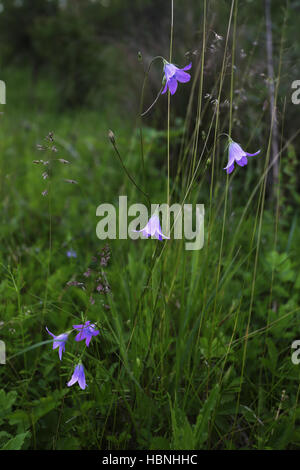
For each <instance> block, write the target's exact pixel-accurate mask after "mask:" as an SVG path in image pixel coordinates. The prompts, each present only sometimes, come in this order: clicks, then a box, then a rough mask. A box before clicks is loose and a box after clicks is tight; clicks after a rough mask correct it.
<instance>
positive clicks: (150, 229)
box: [134, 213, 170, 240]
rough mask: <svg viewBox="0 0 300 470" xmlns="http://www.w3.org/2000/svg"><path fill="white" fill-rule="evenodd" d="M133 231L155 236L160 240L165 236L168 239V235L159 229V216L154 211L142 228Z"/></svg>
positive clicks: (145, 235) (146, 235)
mask: <svg viewBox="0 0 300 470" xmlns="http://www.w3.org/2000/svg"><path fill="white" fill-rule="evenodd" d="M134 231H135V232H142V234H143V235H144V237H147V238H149V237H154V238H157V239H158V240H162V239H163V238H166V239H168V240H170V237H166V236H165V235H164V234H163V233H162V230H161V226H160V222H159V216H158V215H157V214H156V213H155V214H153V215H152V217H150V219H149V221H148V223H147V225H146V226H145V227H144V228H142V229H141V230H134Z"/></svg>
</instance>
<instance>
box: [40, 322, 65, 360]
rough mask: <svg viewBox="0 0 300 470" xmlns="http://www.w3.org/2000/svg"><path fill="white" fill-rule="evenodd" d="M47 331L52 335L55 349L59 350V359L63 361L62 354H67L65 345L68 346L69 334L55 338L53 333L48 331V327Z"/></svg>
mask: <svg viewBox="0 0 300 470" xmlns="http://www.w3.org/2000/svg"><path fill="white" fill-rule="evenodd" d="M46 330H47V332H48V333H49V335H51V336H52V338H53V349H56V348H59V349H58V355H59V359H60V360H61V358H62V353H63V352H65V345H66V342H67V339H68V336H69V334H68V333H62V334H61V335H59V336H55V335H54V334H53V333H51V331H49V330H48V328H47V327H46Z"/></svg>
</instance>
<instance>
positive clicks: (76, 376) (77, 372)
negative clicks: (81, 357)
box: [67, 362, 87, 390]
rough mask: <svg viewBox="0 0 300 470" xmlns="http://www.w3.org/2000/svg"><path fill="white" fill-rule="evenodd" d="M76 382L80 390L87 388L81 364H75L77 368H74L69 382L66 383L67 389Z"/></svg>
mask: <svg viewBox="0 0 300 470" xmlns="http://www.w3.org/2000/svg"><path fill="white" fill-rule="evenodd" d="M76 382H78V384H79V387H80V388H81V390H84V389H85V388H86V386H87V385H86V381H85V375H84V367H83V364H81V362H80V363H79V364H77V366H76V367H75V369H74V372H73V375H72V377H71V380H70V381H69V382H68V383H67V385H68V387H71V386H72V385H74V384H75V383H76Z"/></svg>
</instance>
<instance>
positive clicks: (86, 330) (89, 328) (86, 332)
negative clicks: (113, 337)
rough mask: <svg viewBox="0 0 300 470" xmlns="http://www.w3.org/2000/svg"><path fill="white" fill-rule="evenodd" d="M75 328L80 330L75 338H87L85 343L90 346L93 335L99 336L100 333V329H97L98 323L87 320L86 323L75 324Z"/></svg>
mask: <svg viewBox="0 0 300 470" xmlns="http://www.w3.org/2000/svg"><path fill="white" fill-rule="evenodd" d="M73 328H74V329H75V330H78V331H79V333H78V335H77V336H76V338H75V340H76V341H82V340H84V339H85V340H86V341H85V344H86V345H87V346H89V344H90V342H91V339H92V337H93V336H97V335H98V334H99V331H98V330H96V329H95V328H96V325H94V324H93V323H92V324H91V322H90V321H87V322H85V324H84V325H73Z"/></svg>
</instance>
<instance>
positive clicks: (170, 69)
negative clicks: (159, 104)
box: [161, 62, 192, 95]
mask: <svg viewBox="0 0 300 470" xmlns="http://www.w3.org/2000/svg"><path fill="white" fill-rule="evenodd" d="M191 67H192V63H190V64H188V65H186V66H185V67H183V69H180V68H178V67H176V65H174V64H169V62H165V66H164V73H165V79H166V85H165V87H164V89H163V91H162V93H161V94H162V95H163V94H164V93H166V91H167V89H168V88H169V90H170V93H171V95H174V93H175V92H176V90H177V85H178V82H180V83H186V82H189V81H190V79H191V76H190V74H189V73H186V70H190V68H191Z"/></svg>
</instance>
